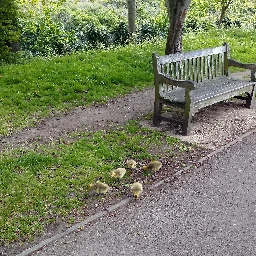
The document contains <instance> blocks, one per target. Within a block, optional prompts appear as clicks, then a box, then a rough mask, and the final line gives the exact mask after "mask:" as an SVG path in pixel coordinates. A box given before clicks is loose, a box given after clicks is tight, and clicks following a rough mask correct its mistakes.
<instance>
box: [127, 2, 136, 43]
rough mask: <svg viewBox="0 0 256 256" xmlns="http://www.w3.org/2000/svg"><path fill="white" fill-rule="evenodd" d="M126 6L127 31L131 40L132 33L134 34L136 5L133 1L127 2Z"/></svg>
mask: <svg viewBox="0 0 256 256" xmlns="http://www.w3.org/2000/svg"><path fill="white" fill-rule="evenodd" d="M127 6H128V31H129V37H130V39H131V40H133V36H134V33H135V32H136V3H135V0H127Z"/></svg>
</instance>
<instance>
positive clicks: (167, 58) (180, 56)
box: [159, 46, 226, 64]
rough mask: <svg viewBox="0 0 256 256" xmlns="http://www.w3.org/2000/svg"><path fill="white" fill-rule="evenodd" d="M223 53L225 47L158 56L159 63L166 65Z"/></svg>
mask: <svg viewBox="0 0 256 256" xmlns="http://www.w3.org/2000/svg"><path fill="white" fill-rule="evenodd" d="M223 52H226V46H219V47H216V48H208V49H202V50H196V51H190V52H182V53H175V54H170V55H164V56H159V63H161V64H166V63H170V62H176V61H181V60H184V59H193V58H198V57H203V56H207V55H212V54H219V53H223Z"/></svg>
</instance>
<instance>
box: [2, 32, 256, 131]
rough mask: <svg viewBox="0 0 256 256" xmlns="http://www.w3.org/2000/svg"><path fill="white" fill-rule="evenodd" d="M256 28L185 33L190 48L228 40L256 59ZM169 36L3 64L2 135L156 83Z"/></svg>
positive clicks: (247, 58) (242, 56) (236, 54)
mask: <svg viewBox="0 0 256 256" xmlns="http://www.w3.org/2000/svg"><path fill="white" fill-rule="evenodd" d="M255 41H256V35H255V31H241V30H229V31H228V30H227V31H222V30H221V31H219V30H216V31H208V32H198V33H190V34H185V36H184V42H183V45H184V46H183V48H184V51H186V50H191V49H199V48H202V47H211V46H217V45H220V44H222V43H223V42H228V43H229V44H230V46H231V56H232V57H233V58H236V59H238V60H240V61H244V62H255V59H254V58H255V57H254V56H255V55H256V53H255V51H256V50H255ZM164 45H165V42H163V41H160V42H159V41H155V42H153V43H152V42H150V43H144V44H142V45H137V46H127V47H125V48H117V49H113V50H107V51H89V52H85V53H77V54H72V55H70V56H63V57H57V58H51V59H32V60H31V61H29V62H26V63H24V64H20V65H6V66H1V67H0V90H1V95H0V116H1V117H0V135H7V134H10V133H12V132H14V131H17V130H19V129H22V128H24V127H27V126H31V125H34V124H36V123H37V122H38V120H40V119H41V118H43V117H47V116H50V115H54V114H57V113H59V112H64V111H67V110H70V109H73V108H75V107H77V106H88V105H90V104H91V103H93V102H105V101H106V100H107V99H109V98H111V97H114V96H117V95H122V94H126V93H128V92H131V91H133V90H136V89H137V90H140V89H143V88H145V87H147V86H151V85H152V84H153V74H152V67H151V66H152V64H151V54H152V52H158V53H160V54H163V53H164Z"/></svg>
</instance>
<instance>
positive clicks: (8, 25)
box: [0, 0, 19, 64]
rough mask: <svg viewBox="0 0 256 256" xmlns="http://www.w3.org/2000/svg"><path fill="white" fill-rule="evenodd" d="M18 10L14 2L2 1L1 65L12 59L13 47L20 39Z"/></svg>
mask: <svg viewBox="0 0 256 256" xmlns="http://www.w3.org/2000/svg"><path fill="white" fill-rule="evenodd" d="M17 15H18V9H17V5H16V2H15V1H13V0H1V5H0V64H1V63H2V62H3V61H4V60H5V61H7V60H9V59H10V57H11V53H10V50H11V46H12V43H15V42H17V41H18V39H19V29H18V17H17Z"/></svg>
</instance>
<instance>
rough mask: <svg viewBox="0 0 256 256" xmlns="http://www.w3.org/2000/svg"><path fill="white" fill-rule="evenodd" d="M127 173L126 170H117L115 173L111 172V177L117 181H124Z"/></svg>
mask: <svg viewBox="0 0 256 256" xmlns="http://www.w3.org/2000/svg"><path fill="white" fill-rule="evenodd" d="M125 173H126V169H125V168H117V169H115V170H114V171H111V172H110V176H111V177H113V178H116V179H122V178H123V176H124V175H125Z"/></svg>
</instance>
